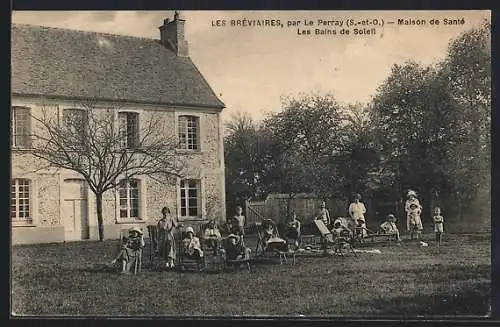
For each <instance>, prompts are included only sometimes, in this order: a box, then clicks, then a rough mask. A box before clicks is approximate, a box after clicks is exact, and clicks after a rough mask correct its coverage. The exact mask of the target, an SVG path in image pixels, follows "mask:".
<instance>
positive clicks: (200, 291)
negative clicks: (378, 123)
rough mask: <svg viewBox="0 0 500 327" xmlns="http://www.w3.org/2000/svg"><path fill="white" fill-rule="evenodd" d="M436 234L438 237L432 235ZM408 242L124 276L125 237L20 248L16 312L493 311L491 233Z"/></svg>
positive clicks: (15, 265) (15, 266)
mask: <svg viewBox="0 0 500 327" xmlns="http://www.w3.org/2000/svg"><path fill="white" fill-rule="evenodd" d="M430 237H432V236H431V235H429V236H428V237H427V239H429V238H430ZM429 243H430V244H429V247H420V246H418V244H417V243H416V242H413V243H412V242H410V241H405V242H404V243H403V244H402V245H401V246H400V247H398V246H395V245H391V246H387V245H384V244H375V245H373V246H369V248H376V249H379V250H380V251H381V252H382V253H381V254H374V253H359V254H358V257H353V256H352V254H351V255H346V256H345V257H344V258H342V257H321V256H317V257H314V256H300V257H299V256H297V263H296V265H295V266H292V265H290V264H284V265H280V264H279V260H278V261H276V262H262V263H256V264H254V265H253V271H252V272H251V273H248V272H247V271H246V270H245V269H240V270H237V271H233V272H221V273H219V274H211V273H191V272H183V273H180V272H169V271H164V272H158V271H153V270H151V269H150V268H149V259H148V258H147V253H146V255H145V258H144V264H143V271H142V272H141V273H140V274H138V275H120V274H118V273H116V272H115V271H112V270H111V268H110V264H109V262H110V261H111V260H112V257H113V256H114V255H115V254H116V248H117V241H106V242H103V243H101V242H94V241H87V242H76V243H64V244H44V245H29V246H15V247H13V248H12V312H13V313H15V314H16V315H26V314H27V315H59V314H62V315H113V316H128V315H136V316H148V315H154V316H179V315H180V316H197V315H210V316H248V315H251V316H256V315H257V316H262V315H287V316H290V315H291V316H298V315H305V316H325V315H327V316H357V317H368V316H370V317H374V316H375V317H380V316H384V317H388V316H401V315H403V316H417V315H425V316H436V315H438V316H443V315H452V316H456V315H465V316H475V315H477V316H484V315H485V314H487V312H488V307H489V298H490V285H491V275H490V270H491V239H490V235H489V234H477V235H445V239H444V244H443V246H442V248H441V250H440V253H437V250H436V247H435V246H434V243H433V242H432V241H429Z"/></svg>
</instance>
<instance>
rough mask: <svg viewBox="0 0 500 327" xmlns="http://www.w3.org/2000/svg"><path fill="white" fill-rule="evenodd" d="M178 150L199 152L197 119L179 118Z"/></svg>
mask: <svg viewBox="0 0 500 327" xmlns="http://www.w3.org/2000/svg"><path fill="white" fill-rule="evenodd" d="M179 148H181V149H186V150H199V149H200V146H199V118H198V117H193V116H179Z"/></svg>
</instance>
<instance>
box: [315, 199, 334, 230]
mask: <svg viewBox="0 0 500 327" xmlns="http://www.w3.org/2000/svg"><path fill="white" fill-rule="evenodd" d="M316 219H317V220H322V221H323V222H324V223H325V226H326V227H327V228H328V227H329V226H330V223H331V221H330V213H329V212H328V209H326V204H325V201H322V202H321V203H320V204H319V211H318V214H317V215H316Z"/></svg>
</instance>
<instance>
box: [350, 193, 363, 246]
mask: <svg viewBox="0 0 500 327" xmlns="http://www.w3.org/2000/svg"><path fill="white" fill-rule="evenodd" d="M365 213H366V207H365V205H364V203H363V202H361V194H359V193H356V194H354V202H352V203H351V204H350V205H349V216H350V217H351V219H352V220H353V221H354V224H355V226H356V228H358V230H360V233H361V235H362V236H363V237H365V236H367V234H368V232H367V230H366V219H365Z"/></svg>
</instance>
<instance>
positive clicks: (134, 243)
mask: <svg viewBox="0 0 500 327" xmlns="http://www.w3.org/2000/svg"><path fill="white" fill-rule="evenodd" d="M122 242H123V244H122V247H121V249H120V252H119V253H118V255H117V256H116V258H115V259H113V261H111V264H113V265H114V264H115V263H116V262H117V261H118V260H120V262H121V265H122V270H121V273H122V274H129V273H130V269H131V268H132V265H133V264H135V261H136V260H138V259H139V258H138V256H139V250H140V249H142V248H143V247H144V246H145V245H146V243H145V242H144V236H143V233H142V231H141V230H140V229H139V228H137V227H134V228H131V229H130V231H129V236H128V238H127V237H124V238H123V239H122Z"/></svg>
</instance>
